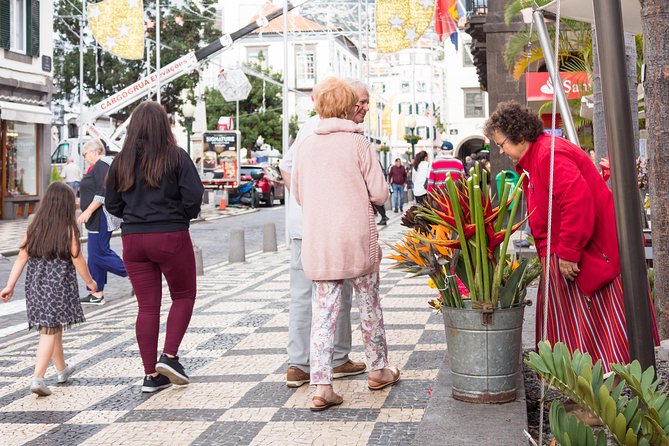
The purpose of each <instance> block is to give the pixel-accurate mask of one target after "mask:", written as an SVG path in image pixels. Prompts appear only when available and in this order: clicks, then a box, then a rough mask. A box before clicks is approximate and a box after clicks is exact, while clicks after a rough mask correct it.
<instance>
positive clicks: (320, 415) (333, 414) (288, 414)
mask: <svg viewBox="0 0 669 446" xmlns="http://www.w3.org/2000/svg"><path fill="white" fill-rule="evenodd" d="M379 412H380V409H342V408H341V407H337V408H333V409H328V410H326V411H323V412H312V411H311V410H310V409H308V408H305V409H289V408H281V409H279V410H278V411H277V412H276V413H275V414H274V416H273V417H272V421H286V422H287V421H315V422H325V421H376V420H377V419H378V417H379Z"/></svg>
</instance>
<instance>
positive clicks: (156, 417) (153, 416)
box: [116, 409, 225, 423]
mask: <svg viewBox="0 0 669 446" xmlns="http://www.w3.org/2000/svg"><path fill="white" fill-rule="evenodd" d="M224 412H225V409H195V410H194V409H153V410H132V411H130V412H128V413H126V414H125V415H124V416H123V417H121V418H119V419H118V420H117V421H116V422H117V423H126V422H132V423H136V422H138V421H165V422H168V421H216V420H217V419H219V418H220V417H221V415H223V413H224Z"/></svg>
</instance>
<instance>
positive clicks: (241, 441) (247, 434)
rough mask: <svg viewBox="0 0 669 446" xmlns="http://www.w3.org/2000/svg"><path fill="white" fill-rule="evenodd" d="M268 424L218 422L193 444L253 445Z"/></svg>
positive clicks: (201, 445) (202, 445)
mask: <svg viewBox="0 0 669 446" xmlns="http://www.w3.org/2000/svg"><path fill="white" fill-rule="evenodd" d="M265 425H266V423H257V422H255V423H254V422H247V423H237V422H217V423H213V424H212V425H211V426H209V427H208V428H207V430H206V431H204V432H202V433H201V434H200V435H199V436H198V437H197V438H196V439H195V440H194V441H193V443H191V444H192V445H193V446H210V445H213V444H215V445H220V446H227V445H230V446H237V445H245V444H251V442H252V441H253V439H254V438H255V437H256V435H258V432H260V431H261V430H262V428H263V427H264V426H265Z"/></svg>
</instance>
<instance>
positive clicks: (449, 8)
mask: <svg viewBox="0 0 669 446" xmlns="http://www.w3.org/2000/svg"><path fill="white" fill-rule="evenodd" d="M461 15H462V16H463V17H464V12H463V11H462V2H460V1H458V0H437V3H436V5H435V10H434V30H435V32H436V33H437V35H438V36H439V40H440V41H442V42H443V41H444V38H445V37H450V38H451V42H452V43H453V45H455V49H456V50H457V49H458V20H459V17H460V16H461Z"/></svg>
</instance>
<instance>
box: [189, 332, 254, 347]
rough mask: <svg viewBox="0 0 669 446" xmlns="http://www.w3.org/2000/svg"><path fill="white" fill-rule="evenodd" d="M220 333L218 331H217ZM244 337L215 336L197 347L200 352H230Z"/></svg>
mask: <svg viewBox="0 0 669 446" xmlns="http://www.w3.org/2000/svg"><path fill="white" fill-rule="evenodd" d="M219 331H220V329H219ZM245 337H246V335H242V334H229V333H221V334H217V335H216V336H214V337H213V338H211V339H210V340H208V341H207V342H204V343H202V344H200V345H198V349H201V350H230V349H231V348H232V347H234V346H235V345H237V344H239V343H240V342H241V341H242V340H243V339H244V338H245Z"/></svg>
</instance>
